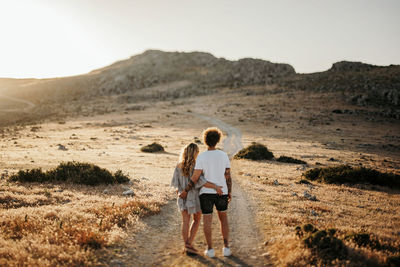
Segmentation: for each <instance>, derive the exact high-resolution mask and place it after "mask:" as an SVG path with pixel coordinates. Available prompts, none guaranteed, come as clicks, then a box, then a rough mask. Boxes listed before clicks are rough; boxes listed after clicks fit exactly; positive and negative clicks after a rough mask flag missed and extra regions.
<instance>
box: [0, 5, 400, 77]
mask: <svg viewBox="0 0 400 267" xmlns="http://www.w3.org/2000/svg"><path fill="white" fill-rule="evenodd" d="M399 14H400V1H398V0H329V1H328V0H279V1H278V0H276V1H274V0H241V1H239V0H112V1H110V0H0V77H13V78H28V77H33V78H46V77H62V76H71V75H77V74H83V73H87V72H89V71H91V70H94V69H97V68H101V67H104V66H107V65H109V64H111V63H113V62H115V61H118V60H122V59H126V58H129V57H131V56H133V55H135V54H139V53H142V52H144V51H145V50H147V49H159V50H163V51H185V52H189V51H203V52H209V53H212V54H213V55H214V56H217V57H224V58H226V59H230V60H237V59H239V58H243V57H253V58H261V59H265V60H269V61H272V62H279V63H288V64H291V65H292V66H293V67H294V68H295V70H296V71H297V72H299V73H310V72H317V71H325V70H327V69H329V68H330V67H331V65H332V64H333V63H334V62H337V61H341V60H350V61H362V62H365V63H370V64H376V65H389V64H400V16H399Z"/></svg>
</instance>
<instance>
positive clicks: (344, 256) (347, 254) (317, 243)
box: [295, 224, 400, 266]
mask: <svg viewBox="0 0 400 267" xmlns="http://www.w3.org/2000/svg"><path fill="white" fill-rule="evenodd" d="M295 232H296V235H297V237H298V238H299V239H300V240H301V242H302V243H303V245H304V246H305V247H306V248H308V249H310V250H311V253H312V257H311V259H310V264H317V265H319V264H320V263H322V264H323V265H332V263H333V262H335V263H336V264H334V265H341V264H340V263H346V264H345V265H347V264H349V263H356V262H357V263H358V264H360V265H363V263H361V262H360V260H361V261H365V262H364V264H366V263H368V264H366V265H371V264H372V265H384V266H397V265H396V264H397V262H398V260H399V256H398V254H399V253H400V248H399V247H398V246H393V245H391V244H389V243H382V242H380V241H379V240H378V239H375V238H372V237H371V235H370V234H368V233H351V234H342V235H339V234H338V231H337V230H336V229H334V228H331V229H324V230H319V229H317V228H316V227H315V226H314V225H312V224H304V225H303V226H297V227H296V228H295ZM345 242H351V243H353V244H355V245H356V246H358V247H362V248H364V249H363V250H362V251H364V252H363V253H365V248H366V249H368V250H369V251H370V252H368V255H369V256H368V255H364V256H362V254H363V253H359V252H355V251H353V250H351V249H349V248H347V246H346V244H345ZM374 251H380V252H383V253H384V254H386V256H387V258H386V260H385V259H384V258H383V259H382V260H383V261H382V262H380V263H378V262H377V261H376V259H375V260H374V259H373V257H372V258H371V257H370V256H371V255H373V254H374V253H373V252H374ZM357 253H359V254H357ZM393 264H394V265H393ZM350 265H351V264H350Z"/></svg>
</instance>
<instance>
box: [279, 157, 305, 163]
mask: <svg viewBox="0 0 400 267" xmlns="http://www.w3.org/2000/svg"><path fill="white" fill-rule="evenodd" d="M276 161H279V162H284V163H294V164H307V162H305V161H303V160H300V159H295V158H292V157H286V156H280V157H279V158H277V160H276Z"/></svg>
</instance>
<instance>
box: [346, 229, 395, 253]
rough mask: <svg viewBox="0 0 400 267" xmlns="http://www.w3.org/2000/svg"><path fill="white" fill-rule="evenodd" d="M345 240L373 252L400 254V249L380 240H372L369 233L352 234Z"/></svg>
mask: <svg viewBox="0 0 400 267" xmlns="http://www.w3.org/2000/svg"><path fill="white" fill-rule="evenodd" d="M344 239H345V240H349V241H351V242H353V243H355V244H356V245H357V246H359V247H368V248H370V249H371V250H379V251H388V252H392V253H399V252H400V247H398V246H397V247H395V246H392V245H390V244H382V243H381V242H379V240H377V239H375V238H371V236H370V234H368V233H351V234H348V235H346V236H345V237H344Z"/></svg>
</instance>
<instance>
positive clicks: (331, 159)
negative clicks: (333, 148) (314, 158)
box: [328, 158, 336, 161]
mask: <svg viewBox="0 0 400 267" xmlns="http://www.w3.org/2000/svg"><path fill="white" fill-rule="evenodd" d="M328 161H336V159H335V158H330V159H328Z"/></svg>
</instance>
